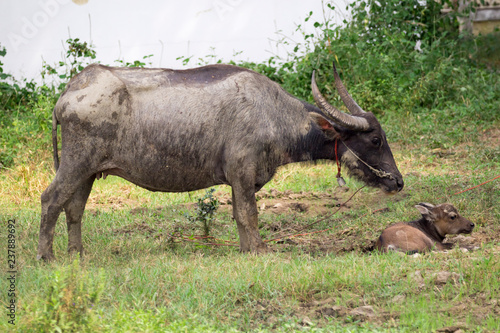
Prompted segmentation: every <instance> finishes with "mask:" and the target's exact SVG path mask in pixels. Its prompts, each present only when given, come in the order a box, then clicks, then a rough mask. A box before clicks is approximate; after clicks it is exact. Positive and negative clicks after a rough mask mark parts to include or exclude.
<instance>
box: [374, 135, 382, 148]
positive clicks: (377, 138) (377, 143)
mask: <svg viewBox="0 0 500 333" xmlns="http://www.w3.org/2000/svg"><path fill="white" fill-rule="evenodd" d="M372 143H373V145H374V146H375V147H380V143H381V141H380V138H379V137H374V138H373V139H372Z"/></svg>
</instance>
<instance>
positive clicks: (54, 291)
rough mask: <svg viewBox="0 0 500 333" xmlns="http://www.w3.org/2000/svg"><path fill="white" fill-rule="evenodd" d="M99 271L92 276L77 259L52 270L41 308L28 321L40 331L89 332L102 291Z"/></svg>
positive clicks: (101, 279) (101, 275) (101, 278)
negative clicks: (31, 320)
mask: <svg viewBox="0 0 500 333" xmlns="http://www.w3.org/2000/svg"><path fill="white" fill-rule="evenodd" d="M103 279H104V275H103V272H102V271H101V272H100V273H99V274H98V275H97V276H93V277H91V276H90V275H89V274H88V273H85V272H84V271H83V269H82V268H80V260H78V259H76V260H74V261H73V262H72V263H71V264H70V265H69V266H67V267H62V268H60V269H57V270H56V271H54V272H53V274H52V276H51V278H50V280H49V281H48V287H47V293H46V295H45V298H44V301H43V306H42V309H43V310H42V311H41V313H40V312H38V317H37V318H36V319H35V320H34V321H33V322H32V323H31V325H32V326H33V327H31V329H35V330H37V331H39V332H92V331H94V330H93V328H92V327H93V325H94V321H95V317H96V308H97V306H98V302H99V300H100V296H101V294H102V291H103Z"/></svg>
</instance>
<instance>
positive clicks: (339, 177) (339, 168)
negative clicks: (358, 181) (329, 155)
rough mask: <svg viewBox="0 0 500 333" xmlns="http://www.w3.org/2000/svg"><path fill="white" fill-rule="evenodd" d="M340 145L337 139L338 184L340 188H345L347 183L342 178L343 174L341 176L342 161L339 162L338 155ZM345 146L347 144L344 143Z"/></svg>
mask: <svg viewBox="0 0 500 333" xmlns="http://www.w3.org/2000/svg"><path fill="white" fill-rule="evenodd" d="M338 145H339V139H335V161H336V162H337V170H338V172H337V183H338V184H339V186H340V187H342V186H345V184H346V182H345V180H344V178H342V174H341V167H340V161H339V155H338V153H337V151H338V149H337V147H338ZM344 146H345V143H344Z"/></svg>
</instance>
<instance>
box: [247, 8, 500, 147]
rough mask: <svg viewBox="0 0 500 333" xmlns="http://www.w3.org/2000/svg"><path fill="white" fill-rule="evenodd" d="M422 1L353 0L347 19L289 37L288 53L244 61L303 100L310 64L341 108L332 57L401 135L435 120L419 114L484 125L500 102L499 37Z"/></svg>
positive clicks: (416, 134)
mask: <svg viewBox="0 0 500 333" xmlns="http://www.w3.org/2000/svg"><path fill="white" fill-rule="evenodd" d="M422 3H423V2H421V1H417V0H412V1H405V2H401V1H399V0H357V1H354V2H353V3H352V4H351V5H350V7H351V13H352V20H351V21H350V22H347V21H345V22H344V24H345V25H344V26H338V25H335V24H334V23H333V22H332V21H331V20H326V21H325V22H314V27H315V28H317V34H306V33H303V36H304V43H303V44H297V45H296V47H295V49H294V51H295V52H297V53H292V54H291V55H290V57H289V59H288V60H287V61H284V62H283V61H280V60H279V59H274V58H271V59H270V60H269V61H267V62H265V63H260V64H256V63H244V64H243V66H245V67H247V68H251V69H253V70H255V71H257V72H260V73H262V74H264V75H267V76H268V77H270V78H271V79H273V80H275V81H277V82H278V83H280V84H282V85H283V87H284V88H285V89H286V90H287V91H289V92H290V93H292V94H293V95H295V96H298V97H300V98H302V99H304V100H308V101H310V102H312V97H311V93H310V80H311V74H312V71H313V70H316V71H317V81H318V85H319V87H320V89H321V91H323V92H324V93H325V95H327V96H328V99H329V100H330V101H332V103H333V104H337V105H338V106H339V107H341V108H342V107H343V106H342V104H341V102H340V99H339V97H338V96H337V95H335V94H336V90H335V86H334V79H333V74H332V73H333V68H332V63H333V62H336V63H337V68H338V69H339V73H340V76H341V78H342V80H343V82H344V84H345V85H346V86H347V88H348V90H349V92H350V93H351V95H352V96H353V97H354V99H355V100H356V101H357V102H358V104H360V105H361V106H362V107H364V108H365V109H366V110H367V111H371V112H373V113H375V114H376V115H378V116H379V118H380V119H381V120H382V121H384V119H383V118H384V117H386V118H388V119H390V120H391V121H390V122H389V123H388V125H387V129H388V130H389V131H390V132H397V133H398V134H399V135H400V137H401V138H402V139H404V141H405V142H409V141H410V142H411V141H414V140H415V141H416V140H420V138H421V137H424V138H425V139H427V138H428V137H429V136H430V135H429V134H434V133H432V132H431V131H432V128H435V126H434V124H435V123H434V122H430V123H429V125H430V127H429V126H427V124H425V121H434V120H435V119H434V118H435V117H437V118H439V119H441V120H443V121H444V123H443V124H446V125H449V128H450V129H453V128H454V127H456V126H461V127H463V126H464V123H467V122H471V123H473V124H477V125H480V126H483V127H488V126H489V124H491V123H492V122H494V121H498V119H499V117H500V115H499V113H498V112H495V110H498V109H499V108H500V102H499V101H500V89H499V85H498V75H497V73H496V72H495V71H494V70H492V68H493V67H494V66H495V64H496V63H498V60H497V59H498V47H497V46H495V45H498V43H495V42H493V40H495V38H498V36H499V34H498V33H497V34H495V35H493V36H491V35H490V36H484V37H478V38H475V37H472V36H469V35H466V34H464V35H460V34H459V33H458V24H457V17H458V15H459V14H457V13H456V12H449V13H447V14H442V13H441V10H442V8H443V4H442V3H439V2H437V1H427V2H426V4H425V5H423V4H422ZM443 3H444V2H443ZM328 6H329V7H330V8H331V9H334V8H333V6H332V5H328ZM310 17H311V16H308V17H307V18H306V22H308V21H309V18H310ZM299 28H300V27H299ZM495 36H496V37H495ZM299 50H301V51H302V52H299ZM303 53H305V55H302V54H303ZM485 60H486V63H485ZM408 122H409V123H411V124H412V125H414V126H413V127H412V128H411V130H412V135H411V136H410V135H407V134H408V133H407V132H406V131H405V130H404V129H403V127H402V125H404V124H406V123H408ZM422 125H424V126H422ZM384 127H385V126H384ZM472 128H474V127H472ZM401 134H403V135H402V136H401ZM456 134H457V136H460V135H462V134H460V133H456ZM395 136H396V135H395ZM464 138H465V136H462V138H457V139H464Z"/></svg>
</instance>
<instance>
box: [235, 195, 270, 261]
mask: <svg viewBox="0 0 500 333" xmlns="http://www.w3.org/2000/svg"><path fill="white" fill-rule="evenodd" d="M232 190H233V216H234V218H235V220H236V224H237V225H238V233H239V236H240V250H241V251H242V252H253V253H262V252H267V246H266V244H265V243H264V242H263V241H262V237H261V236H260V234H259V228H258V212H257V203H256V201H255V188H254V187H253V185H252V187H251V189H244V188H243V187H241V186H238V185H232Z"/></svg>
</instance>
